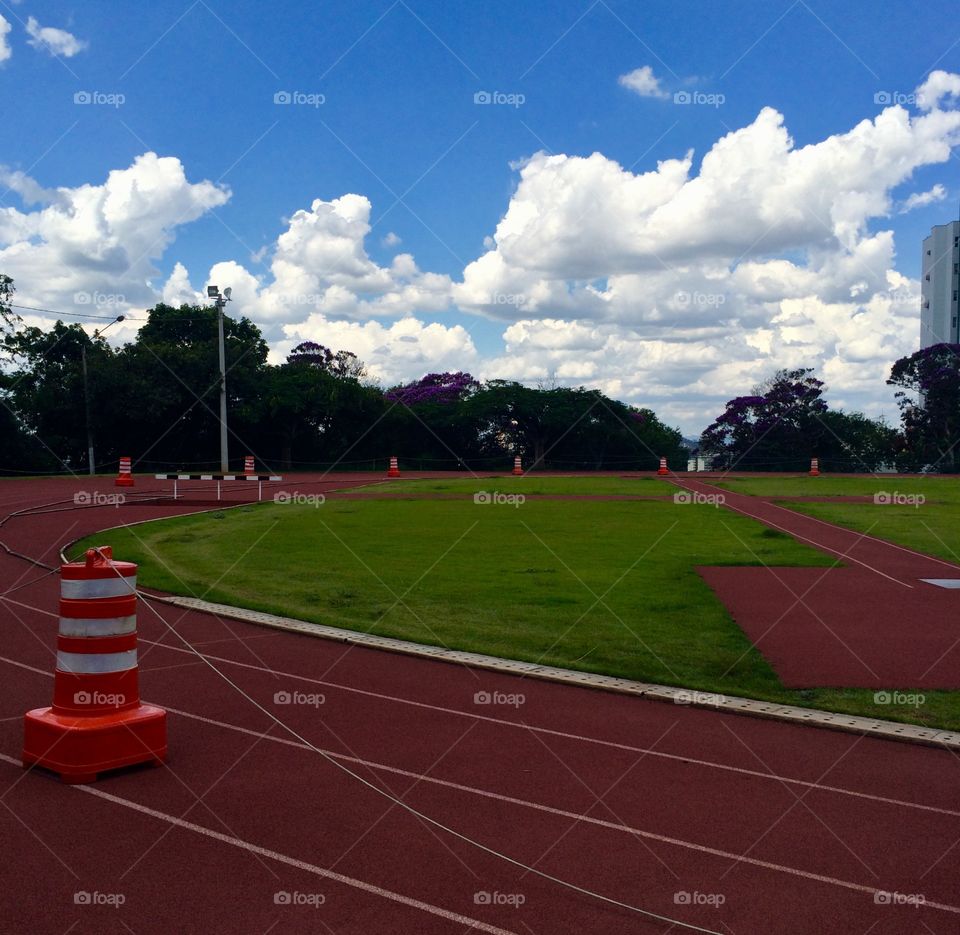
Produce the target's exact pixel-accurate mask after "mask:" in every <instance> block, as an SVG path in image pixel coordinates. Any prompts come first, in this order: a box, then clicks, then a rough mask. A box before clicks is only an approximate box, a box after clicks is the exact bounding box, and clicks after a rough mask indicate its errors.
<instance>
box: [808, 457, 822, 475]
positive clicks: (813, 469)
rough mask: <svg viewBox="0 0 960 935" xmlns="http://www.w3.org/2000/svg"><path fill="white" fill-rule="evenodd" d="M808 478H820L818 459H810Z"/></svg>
mask: <svg viewBox="0 0 960 935" xmlns="http://www.w3.org/2000/svg"><path fill="white" fill-rule="evenodd" d="M810 476H811V477H819V476H820V459H819V458H811V459H810Z"/></svg>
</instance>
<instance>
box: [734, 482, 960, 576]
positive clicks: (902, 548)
mask: <svg viewBox="0 0 960 935" xmlns="http://www.w3.org/2000/svg"><path fill="white" fill-rule="evenodd" d="M731 492H732V493H736V491H728V493H731ZM740 496H744V494H740ZM764 503H766V504H767V505H768V506H772V507H775V508H776V509H778V510H786V512H787V513H792V514H793V515H794V516H801V517H803V519H809V520H813V522H815V523H820V525H821V526H829V527H830V528H831V529H842V530H843V531H844V532H849V533H850V534H851V535H854V536H859V537H861V538H863V539H870V540H871V541H873V542H878V543H879V544H880V545H885V546H888V547H889V548H891V549H896V550H897V551H898V552H906V553H908V554H909V555H916V556H917V558H924V559H926V560H927V561H928V562H937V563H938V564H940V565H946V566H947V567H948V568H952V569H953V570H954V571H956V570H957V567H958V566H957V563H956V562H948V561H946V560H945V559H942V558H937V557H936V556H934V555H926V554H925V553H923V552H918V551H917V550H916V549H910V548H907V546H905V545H898V544H897V543H896V542H888V541H887V540H886V539H880V538H878V537H877V536H871V535H870V533H866V532H863V533H862V532H858V531H857V530H856V529H850V528H849V527H847V526H839V525H837V524H836V523H830V522H827V520H825V519H820V517H819V516H810V514H809V513H801V512H800V511H799V510H791V509H790V508H789V507H786V506H781V505H780V504H779V503H773V502H772V501H770V500H765V501H764Z"/></svg>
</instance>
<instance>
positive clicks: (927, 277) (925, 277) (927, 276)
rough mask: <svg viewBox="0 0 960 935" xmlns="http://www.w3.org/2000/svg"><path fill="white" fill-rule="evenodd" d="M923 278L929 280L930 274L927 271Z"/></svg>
mask: <svg viewBox="0 0 960 935" xmlns="http://www.w3.org/2000/svg"><path fill="white" fill-rule="evenodd" d="M923 278H924V279H925V280H926V281H927V282H930V274H929V273H927V275H926V276H924V277H923Z"/></svg>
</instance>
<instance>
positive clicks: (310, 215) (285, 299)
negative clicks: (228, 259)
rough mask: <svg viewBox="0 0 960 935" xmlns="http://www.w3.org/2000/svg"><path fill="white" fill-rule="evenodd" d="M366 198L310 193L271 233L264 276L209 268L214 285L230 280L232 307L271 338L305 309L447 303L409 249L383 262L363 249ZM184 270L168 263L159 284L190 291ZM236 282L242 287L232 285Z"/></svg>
mask: <svg viewBox="0 0 960 935" xmlns="http://www.w3.org/2000/svg"><path fill="white" fill-rule="evenodd" d="M370 210H371V205H370V201H369V200H368V199H367V198H366V197H364V196H362V195H353V194H348V195H343V196H342V197H340V198H335V199H333V200H332V201H323V200H322V199H319V198H318V199H317V200H315V201H314V202H313V204H312V205H311V206H310V209H309V210H301V211H297V212H296V213H295V214H294V215H293V217H291V218H290V220H289V221H288V224H287V228H286V230H285V231H283V233H281V234H280V236H279V237H278V238H277V242H276V244H275V246H274V248H273V250H272V257H271V261H270V274H271V275H270V280H269V282H267V283H266V284H261V282H260V281H259V280H255V279H254V277H253V276H252V275H251V274H250V273H248V272H247V271H246V270H245V269H244V268H243V267H241V266H239V264H233V267H232V270H221V271H220V272H219V273H216V275H215V272H214V271H211V280H208V281H212V279H213V278H217V279H219V280H222V282H218V285H221V286H223V285H232V286H233V287H234V302H235V305H234V308H235V310H236V311H238V312H243V313H246V314H250V315H251V316H253V317H255V318H256V320H257V321H258V322H259V323H260V324H262V325H264V326H265V327H266V332H267V335H268V336H269V337H270V338H279V337H280V335H281V333H282V332H281V330H280V329H281V326H282V325H284V324H291V323H298V322H302V321H304V320H306V319H307V318H308V317H311V316H315V317H316V316H319V320H323V321H328V320H336V319H352V320H365V319H369V318H375V317H385V316H390V317H396V316H402V315H407V314H410V313H412V312H415V311H416V312H421V313H423V312H442V311H445V310H446V309H448V308H449V306H450V291H451V282H450V278H449V277H448V276H444V275H439V274H437V273H427V272H423V271H421V270H420V269H419V267H418V266H417V264H416V262H415V261H414V259H413V257H412V256H411V255H410V254H409V253H400V254H397V255H396V256H395V257H394V258H393V260H392V262H391V263H390V265H389V266H378V265H377V264H376V263H375V262H374V261H373V260H372V259H371V258H370V256H369V255H368V254H367V251H366V247H365V240H366V237H367V235H368V234H369V232H370ZM185 278H186V273H185V271H183V270H182V269H179V270H177V269H175V270H174V274H173V276H172V277H171V280H172V281H171V282H170V283H168V284H167V286H165V287H164V289H165V291H166V290H168V289H169V290H170V291H171V293H172V292H176V291H177V290H180V289H185V291H186V292H187V293H189V292H190V291H192V287H190V286H189V283H188V282H187V283H186V285H185V284H184V283H185ZM237 282H241V283H246V284H247V285H248V286H249V288H247V289H238V288H237V285H236V284H237Z"/></svg>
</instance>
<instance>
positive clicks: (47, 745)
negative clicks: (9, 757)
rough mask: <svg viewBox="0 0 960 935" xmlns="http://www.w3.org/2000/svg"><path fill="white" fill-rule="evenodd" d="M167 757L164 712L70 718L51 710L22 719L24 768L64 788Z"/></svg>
mask: <svg viewBox="0 0 960 935" xmlns="http://www.w3.org/2000/svg"><path fill="white" fill-rule="evenodd" d="M166 758H167V712H166V711H164V710H163V708H157V707H154V706H153V705H146V704H144V705H140V706H139V707H137V708H133V709H131V710H128V711H120V712H118V713H117V714H104V715H100V716H97V717H73V716H71V715H64V714H56V713H54V710H53V708H36V709H34V710H33V711H28V712H27V713H26V715H25V716H24V736H23V765H24V766H42V767H44V768H45V769H49V770H51V771H52V772H54V773H59V775H60V779H61V780H62V781H63V782H67V783H83V782H94V781H95V780H96V778H97V774H98V773H104V772H106V771H107V770H111V769H119V768H120V767H121V766H133V765H134V764H136V763H149V762H152V763H154V764H156V765H158V766H159V765H160V763H162V762H163V761H164V760H165V759H166Z"/></svg>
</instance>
